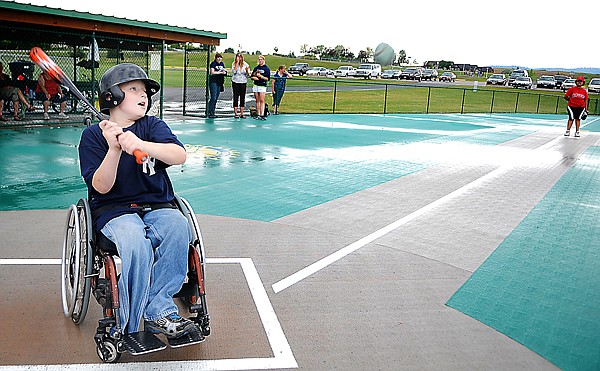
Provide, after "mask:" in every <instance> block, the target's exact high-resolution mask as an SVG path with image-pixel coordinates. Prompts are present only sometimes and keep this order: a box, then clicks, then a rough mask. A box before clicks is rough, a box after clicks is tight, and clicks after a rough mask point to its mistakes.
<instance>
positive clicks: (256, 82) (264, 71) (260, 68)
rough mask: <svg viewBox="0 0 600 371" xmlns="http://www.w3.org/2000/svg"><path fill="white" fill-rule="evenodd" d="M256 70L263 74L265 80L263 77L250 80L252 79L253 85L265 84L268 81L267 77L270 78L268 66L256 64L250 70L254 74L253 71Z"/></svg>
mask: <svg viewBox="0 0 600 371" xmlns="http://www.w3.org/2000/svg"><path fill="white" fill-rule="evenodd" d="M256 71H258V72H260V74H261V75H263V76H264V77H266V78H267V80H263V79H258V80H252V81H254V85H258V86H267V81H269V79H270V78H271V70H270V69H269V66H267V65H266V64H263V65H262V66H261V65H258V66H256V67H254V69H253V70H252V75H254V73H255V72H256Z"/></svg>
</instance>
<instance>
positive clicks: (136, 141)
mask: <svg viewBox="0 0 600 371" xmlns="http://www.w3.org/2000/svg"><path fill="white" fill-rule="evenodd" d="M118 141H119V144H120V145H121V149H123V151H125V152H127V153H129V154H130V155H133V151H135V150H136V149H139V150H141V149H142V146H143V141H142V140H141V139H140V138H138V137H137V135H135V134H134V133H133V132H131V131H124V132H123V133H122V134H121V135H119V138H118Z"/></svg>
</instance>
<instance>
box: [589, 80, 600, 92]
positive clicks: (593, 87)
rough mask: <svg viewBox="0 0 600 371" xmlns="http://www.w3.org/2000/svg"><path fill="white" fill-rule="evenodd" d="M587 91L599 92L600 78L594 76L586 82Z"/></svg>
mask: <svg viewBox="0 0 600 371" xmlns="http://www.w3.org/2000/svg"><path fill="white" fill-rule="evenodd" d="M588 93H600V78H598V77H595V78H593V79H591V80H590V83H589V84H588Z"/></svg>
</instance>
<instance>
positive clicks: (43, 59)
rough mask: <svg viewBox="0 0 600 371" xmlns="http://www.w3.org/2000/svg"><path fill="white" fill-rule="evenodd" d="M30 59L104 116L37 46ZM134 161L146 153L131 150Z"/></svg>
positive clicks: (100, 117)
mask: <svg viewBox="0 0 600 371" xmlns="http://www.w3.org/2000/svg"><path fill="white" fill-rule="evenodd" d="M29 57H30V58H31V60H32V61H33V62H34V63H35V64H37V65H38V66H39V67H40V68H41V69H42V71H44V72H46V73H47V74H48V75H50V77H52V78H53V79H55V80H56V81H58V82H59V83H61V84H62V85H64V86H66V87H67V88H69V90H70V91H71V92H72V93H73V95H75V96H76V97H77V98H78V99H79V100H80V101H82V102H83V103H84V104H85V105H86V106H87V107H88V108H89V109H90V110H91V111H92V112H93V113H94V115H95V116H96V118H97V119H98V120H100V121H102V120H104V119H105V117H104V115H103V114H102V113H100V111H98V109H96V107H95V106H94V105H93V104H91V103H90V102H89V101H88V100H87V99H86V97H85V96H84V95H83V94H82V93H81V91H79V89H77V86H75V84H73V81H71V79H70V78H69V77H68V76H67V75H66V74H65V73H64V72H63V70H62V69H61V68H60V67H59V66H58V65H57V64H56V63H54V61H53V60H52V59H50V57H49V56H48V55H47V54H46V53H45V52H44V51H43V50H42V49H41V48H39V47H37V46H34V47H33V48H31V51H30V52H29ZM133 155H134V156H135V161H136V162H137V163H138V164H141V163H142V162H144V161H145V160H146V159H147V158H148V154H147V153H146V152H143V151H141V150H139V149H136V150H135V151H133Z"/></svg>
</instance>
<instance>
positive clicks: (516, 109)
mask: <svg viewBox="0 0 600 371" xmlns="http://www.w3.org/2000/svg"><path fill="white" fill-rule="evenodd" d="M520 94H521V93H519V92H517V101H516V102H515V113H517V111H518V110H519V95H520Z"/></svg>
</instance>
